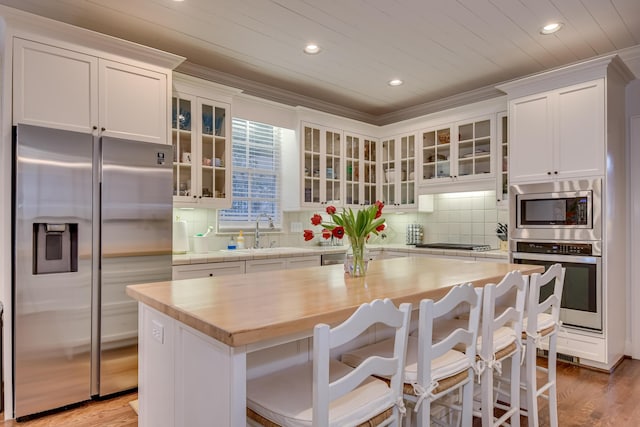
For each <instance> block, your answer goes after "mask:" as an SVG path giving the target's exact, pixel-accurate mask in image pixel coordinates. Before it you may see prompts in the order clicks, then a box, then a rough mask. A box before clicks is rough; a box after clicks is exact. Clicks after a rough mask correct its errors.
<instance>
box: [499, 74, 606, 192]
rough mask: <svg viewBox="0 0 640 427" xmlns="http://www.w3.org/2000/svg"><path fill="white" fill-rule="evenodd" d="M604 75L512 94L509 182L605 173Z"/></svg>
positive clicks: (510, 106) (510, 105)
mask: <svg viewBox="0 0 640 427" xmlns="http://www.w3.org/2000/svg"><path fill="white" fill-rule="evenodd" d="M604 109H605V90H604V79H597V80H593V81H589V82H586V83H580V84H576V85H572V86H568V87H565V88H562V89H557V90H552V91H547V92H543V93H540V94H535V95H529V96H525V97H521V98H516V99H512V100H511V101H510V103H509V115H510V123H511V126H510V129H511V131H510V141H511V143H510V146H511V152H510V155H509V161H510V167H509V170H510V180H511V182H512V183H520V182H535V181H547V180H554V179H567V178H576V177H586V176H595V175H604V171H605V166H606V165H605V150H606V148H605V134H604V132H605V110H604Z"/></svg>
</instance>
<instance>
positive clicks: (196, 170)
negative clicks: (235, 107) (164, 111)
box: [171, 93, 231, 208]
mask: <svg viewBox="0 0 640 427" xmlns="http://www.w3.org/2000/svg"><path fill="white" fill-rule="evenodd" d="M228 112H229V105H228V104H226V103H219V102H216V101H213V100H210V99H207V98H202V97H195V96H191V95H183V94H179V93H176V94H174V96H173V98H172V121H171V127H172V144H173V153H174V159H173V160H174V161H173V172H174V173H173V176H174V182H173V195H174V203H175V204H176V205H193V204H202V205H203V206H207V207H220V208H223V207H230V206H231V197H230V196H231V195H230V184H231V168H230V165H231V149H230V148H231V137H230V131H229V129H230V127H229V120H230V118H229V115H228Z"/></svg>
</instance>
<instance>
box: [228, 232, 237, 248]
mask: <svg viewBox="0 0 640 427" xmlns="http://www.w3.org/2000/svg"><path fill="white" fill-rule="evenodd" d="M235 248H236V241H235V240H234V239H233V236H231V238H230V239H229V243H227V249H228V250H230V251H231V250H234V249H235Z"/></svg>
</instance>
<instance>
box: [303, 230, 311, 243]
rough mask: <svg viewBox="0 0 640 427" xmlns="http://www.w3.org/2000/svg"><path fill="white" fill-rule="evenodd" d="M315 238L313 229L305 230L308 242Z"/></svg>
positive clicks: (305, 238)
mask: <svg viewBox="0 0 640 427" xmlns="http://www.w3.org/2000/svg"><path fill="white" fill-rule="evenodd" d="M311 239H313V230H304V241H305V242H308V241H309V240H311Z"/></svg>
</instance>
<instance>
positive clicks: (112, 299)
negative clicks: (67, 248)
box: [99, 137, 173, 396]
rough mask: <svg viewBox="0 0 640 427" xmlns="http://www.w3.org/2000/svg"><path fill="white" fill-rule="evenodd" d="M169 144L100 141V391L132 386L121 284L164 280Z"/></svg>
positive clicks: (128, 307) (134, 316)
mask: <svg viewBox="0 0 640 427" xmlns="http://www.w3.org/2000/svg"><path fill="white" fill-rule="evenodd" d="M171 156H172V149H171V146H167V145H163V144H153V143H145V142H135V141H127V140H122V139H116V138H106V137H104V138H102V202H101V209H102V213H101V217H102V230H101V236H102V239H101V240H102V258H101V285H102V290H101V300H102V304H101V316H100V329H101V341H100V355H101V357H100V383H99V385H100V390H99V394H100V395H102V396H104V395H108V394H112V393H115V392H118V391H122V390H126V389H130V388H133V387H136V386H137V380H138V377H137V351H138V350H137V336H138V309H137V303H136V301H134V300H133V299H132V298H130V297H129V296H127V295H126V292H125V288H126V286H127V285H130V284H136V283H146V282H157V281H164V280H171V244H172V233H171V227H172V223H173V222H172V219H171V217H172V203H173V200H172V174H173V169H172V163H171V162H172V157H171Z"/></svg>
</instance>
